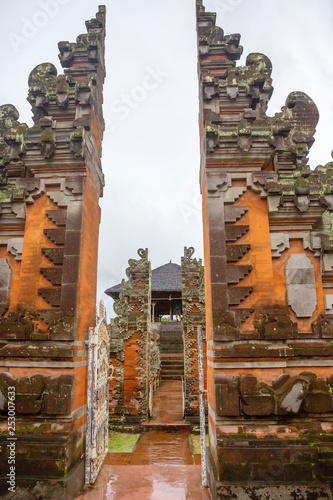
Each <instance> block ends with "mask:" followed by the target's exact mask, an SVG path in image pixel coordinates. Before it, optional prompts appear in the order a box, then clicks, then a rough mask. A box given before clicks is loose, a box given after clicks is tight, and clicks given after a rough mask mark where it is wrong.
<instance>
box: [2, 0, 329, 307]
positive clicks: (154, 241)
mask: <svg viewBox="0 0 333 500" xmlns="http://www.w3.org/2000/svg"><path fill="white" fill-rule="evenodd" d="M205 5H206V10H207V11H209V10H211V11H215V12H217V24H218V25H219V26H221V27H222V28H223V29H224V32H225V34H231V33H240V34H241V45H242V46H243V47H244V52H243V56H242V59H241V61H240V63H238V64H241V65H242V64H244V61H245V58H246V56H247V54H249V53H250V52H262V53H264V54H266V55H267V56H268V57H269V58H270V59H271V61H272V63H273V85H274V88H275V90H274V93H273V96H272V98H271V101H270V106H269V114H270V115H272V114H274V113H276V112H278V111H279V110H280V109H281V107H282V106H283V105H284V103H285V100H286V98H287V96H288V94H289V93H290V92H292V91H295V90H301V91H304V92H306V93H308V94H309V95H310V96H311V97H312V98H313V99H314V101H315V102H316V104H317V106H318V108H319V113H320V121H319V125H318V127H317V133H316V136H315V137H316V142H315V144H314V146H313V147H312V150H311V154H310V165H311V168H315V167H316V166H317V165H318V164H326V163H327V162H329V161H330V160H331V150H332V148H333V141H332V126H331V122H332V119H333V92H332V82H333V65H332V61H333V35H332V32H333V30H332V27H333V3H332V2H331V0H317V1H314V0H292V1H291V0H279V1H276V0H206V1H205ZM106 6H107V41H106V67H107V78H106V82H105V87H104V117H105V120H106V131H105V135H104V142H103V168H104V173H105V178H106V186H105V191H104V197H103V199H102V200H101V207H102V223H101V228H100V252H99V281H98V296H99V297H103V291H104V290H105V289H106V288H108V287H109V286H112V285H115V284H117V283H119V282H120V281H121V278H122V277H124V271H125V268H126V267H127V261H128V259H129V258H136V256H137V254H136V250H137V249H138V248H140V247H148V248H149V258H150V260H151V262H152V267H153V268H155V267H158V266H160V265H162V264H165V263H167V262H169V261H170V259H172V262H176V263H180V257H181V255H182V254H183V247H184V245H186V246H194V247H195V248H196V256H197V257H202V253H203V252H202V225H201V200H200V193H199V184H198V177H199V175H198V172H199V139H198V83H197V62H196V61H197V54H196V28H195V0H167V1H166V0H107V1H106ZM97 7H98V4H97V3H96V4H95V3H94V2H93V1H92V0H89V1H88V0H29V1H27V0H11V1H9V0H2V2H1V4H0V13H1V19H2V29H1V33H0V47H1V49H0V50H1V70H2V77H1V79H0V95H1V104H5V103H12V104H14V105H15V106H16V107H17V109H18V111H19V112H20V120H21V121H23V122H26V123H28V124H29V125H32V120H31V112H30V106H29V103H28V102H27V101H26V96H27V90H28V87H27V80H28V76H29V73H30V71H31V70H32V69H33V68H34V67H35V66H36V65H37V64H39V63H42V62H52V63H53V64H55V65H56V66H57V67H58V70H59V72H61V67H60V64H59V62H58V49H57V43H58V42H59V41H61V40H68V41H71V42H72V41H75V38H76V36H77V35H79V34H81V33H85V25H84V21H85V20H87V19H90V18H92V17H94V15H95V13H96V11H97ZM104 298H105V299H106V304H107V307H108V316H111V315H112V316H113V315H114V313H113V311H112V305H111V304H112V300H111V299H107V298H106V296H104Z"/></svg>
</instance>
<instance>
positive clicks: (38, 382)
mask: <svg viewBox="0 0 333 500" xmlns="http://www.w3.org/2000/svg"><path fill="white" fill-rule="evenodd" d="M10 386H11V387H15V411H16V412H17V413H18V414H20V415H29V414H34V415H36V414H41V415H69V414H70V413H71V406H72V398H73V389H74V376H73V375H60V376H59V377H51V376H44V375H39V374H36V375H32V376H29V377H23V378H15V377H14V376H13V375H12V374H11V373H8V372H5V373H1V374H0V393H2V398H0V402H1V401H2V407H1V406H0V412H1V413H4V412H6V411H7V394H8V387H10Z"/></svg>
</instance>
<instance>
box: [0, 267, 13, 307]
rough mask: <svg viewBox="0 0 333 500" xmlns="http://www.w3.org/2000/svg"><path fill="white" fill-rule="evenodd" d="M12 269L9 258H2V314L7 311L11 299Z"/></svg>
mask: <svg viewBox="0 0 333 500" xmlns="http://www.w3.org/2000/svg"><path fill="white" fill-rule="evenodd" d="M11 281H12V270H11V267H10V265H9V262H8V260H7V259H0V316H1V315H2V314H3V313H4V312H5V311H6V309H7V308H8V306H9V300H10V285H11Z"/></svg>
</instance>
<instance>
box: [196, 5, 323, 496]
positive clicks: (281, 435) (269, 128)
mask: <svg viewBox="0 0 333 500" xmlns="http://www.w3.org/2000/svg"><path fill="white" fill-rule="evenodd" d="M215 17H216V16H215V14H213V13H208V12H207V13H206V12H205V9H204V7H203V4H202V2H201V1H197V19H198V40H199V45H198V46H199V80H200V133H201V144H202V162H201V174H200V179H201V191H202V200H203V225H204V255H205V289H206V319H207V349H208V352H207V365H208V368H207V370H208V407H209V408H208V410H209V442H210V445H209V452H208V458H209V481H210V487H211V491H212V495H213V498H229V497H234V496H235V498H236V496H237V495H239V496H237V498H238V497H239V498H243V497H244V498H245V496H244V495H245V494H246V498H253V499H254V498H264V497H265V495H267V497H268V496H269V497H270V498H273V497H274V498H275V496H279V495H280V496H281V497H283V498H286V499H287V498H288V499H289V498H290V499H291V498H294V496H293V495H295V492H297V494H298V495H299V497H300V498H321V497H325V498H329V496H327V495H329V487H328V484H329V482H330V481H332V478H333V467H332V462H331V461H330V459H329V456H330V453H331V452H332V451H333V425H332V416H333V406H332V391H333V386H332V375H333V371H332V364H333V361H332V359H333V358H332V355H333V348H332V345H331V341H330V340H329V339H330V338H331V337H332V331H333V329H332V322H333V320H332V318H333V316H332V315H331V314H332V312H333V309H332V304H333V301H332V300H331V290H332V286H333V281H332V280H333V277H332V272H331V271H332V269H333V267H332V265H331V264H332V262H333V261H332V259H331V255H332V248H333V247H332V238H331V229H332V210H333V205H332V201H331V200H332V194H333V190H332V176H333V164H332V163H330V164H328V165H326V166H325V167H323V166H319V167H317V168H316V169H315V170H310V168H309V166H308V165H307V162H308V160H307V154H308V151H309V148H310V147H311V145H312V143H313V141H314V137H313V136H314V133H315V127H316V125H317V122H318V117H319V115H318V110H317V108H316V105H315V104H314V102H313V101H312V100H311V98H310V97H309V96H307V95H306V94H304V93H302V92H292V93H291V94H290V95H289V96H288V98H287V100H286V105H285V106H284V107H283V108H282V110H281V112H280V113H277V114H276V115H275V116H274V117H269V116H267V115H266V109H267V102H268V100H269V98H270V96H271V94H272V91H273V87H272V80H271V71H272V65H271V62H270V60H269V59H268V58H267V57H266V56H265V55H263V54H259V53H255V54H249V55H248V56H247V59H246V64H245V66H244V67H237V68H236V63H235V61H236V60H237V59H238V58H239V57H240V55H241V53H242V47H241V46H240V45H239V41H240V35H238V34H233V35H228V36H225V35H224V32H223V30H222V29H221V28H219V27H216V26H215Z"/></svg>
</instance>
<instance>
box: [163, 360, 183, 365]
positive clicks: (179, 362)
mask: <svg viewBox="0 0 333 500" xmlns="http://www.w3.org/2000/svg"><path fill="white" fill-rule="evenodd" d="M161 366H165V367H168V366H184V360H183V359H162V361H161Z"/></svg>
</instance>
